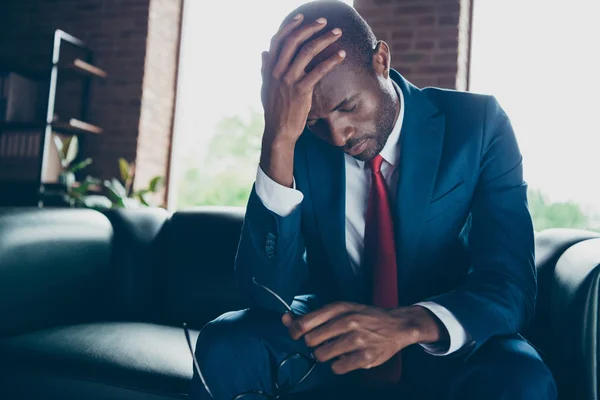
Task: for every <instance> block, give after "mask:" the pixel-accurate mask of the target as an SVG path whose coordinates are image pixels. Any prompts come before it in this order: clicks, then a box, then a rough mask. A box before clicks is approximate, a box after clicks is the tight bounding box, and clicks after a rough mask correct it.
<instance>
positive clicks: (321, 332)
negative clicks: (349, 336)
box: [304, 313, 360, 347]
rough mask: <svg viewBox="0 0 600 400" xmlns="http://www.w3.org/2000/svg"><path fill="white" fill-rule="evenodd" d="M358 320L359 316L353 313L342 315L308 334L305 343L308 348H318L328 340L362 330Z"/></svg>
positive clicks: (305, 336)
mask: <svg viewBox="0 0 600 400" xmlns="http://www.w3.org/2000/svg"><path fill="white" fill-rule="evenodd" d="M356 318H357V315H356V314H353V313H350V314H342V315H340V316H338V317H337V318H335V319H331V320H329V321H327V323H324V324H322V325H320V326H318V327H316V328H314V329H313V330H311V331H310V332H308V333H306V334H305V335H304V341H305V342H306V345H307V346H308V347H317V346H319V345H320V344H321V343H323V342H326V341H327V340H330V339H333V338H335V337H337V336H340V335H344V334H346V333H350V332H352V331H356V330H358V328H360V325H359V323H358V321H356Z"/></svg>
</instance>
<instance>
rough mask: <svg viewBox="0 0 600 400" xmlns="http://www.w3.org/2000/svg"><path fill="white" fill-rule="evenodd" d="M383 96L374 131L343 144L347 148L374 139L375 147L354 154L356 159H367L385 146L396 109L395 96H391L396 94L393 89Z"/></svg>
mask: <svg viewBox="0 0 600 400" xmlns="http://www.w3.org/2000/svg"><path fill="white" fill-rule="evenodd" d="M384 96H385V97H384V98H383V101H382V102H381V107H380V108H379V112H378V113H377V123H376V125H375V133H370V134H365V135H361V136H360V137H358V138H352V139H351V140H349V141H348V142H347V143H346V145H345V146H344V148H345V149H347V150H349V149H351V148H352V147H354V146H355V145H357V144H358V143H360V142H362V141H363V140H365V139H372V140H374V142H375V147H374V148H373V149H372V150H370V151H368V152H363V153H361V154H358V155H356V156H354V158H356V159H358V160H361V161H368V160H370V159H372V158H373V157H375V156H376V155H377V154H379V153H380V152H381V150H383V148H384V147H385V144H386V143H387V140H388V138H389V137H390V134H391V133H392V130H393V129H394V126H395V124H396V117H397V115H398V113H397V111H398V110H396V104H395V103H394V100H395V97H392V96H396V91H395V90H394V92H393V94H388V93H385V95H384Z"/></svg>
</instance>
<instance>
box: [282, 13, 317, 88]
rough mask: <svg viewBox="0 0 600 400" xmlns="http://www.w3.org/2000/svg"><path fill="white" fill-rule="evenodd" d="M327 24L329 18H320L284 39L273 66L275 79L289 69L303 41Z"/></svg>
mask: <svg viewBox="0 0 600 400" xmlns="http://www.w3.org/2000/svg"><path fill="white" fill-rule="evenodd" d="M326 24H327V20H326V19H325V18H319V19H317V20H316V21H315V22H313V23H312V24H310V25H306V26H304V27H302V28H300V29H298V30H296V31H295V32H293V33H290V34H289V35H288V36H287V37H285V38H284V39H283V44H282V46H281V48H280V51H279V53H278V55H277V61H276V63H275V65H274V66H273V77H274V78H275V79H279V78H281V76H282V75H283V74H284V73H285V72H286V71H287V70H288V68H289V66H290V63H291V62H292V58H293V57H294V54H296V52H297V51H298V48H300V46H301V45H302V43H304V42H305V41H307V40H308V39H310V37H311V36H313V35H314V34H315V33H317V32H319V31H320V30H322V29H323V28H325V25H326ZM309 43H312V42H309Z"/></svg>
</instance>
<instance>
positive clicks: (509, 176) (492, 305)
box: [430, 97, 537, 348]
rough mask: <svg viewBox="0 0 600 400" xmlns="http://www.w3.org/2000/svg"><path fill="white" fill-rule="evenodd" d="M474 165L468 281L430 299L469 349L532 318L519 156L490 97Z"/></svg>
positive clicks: (530, 238)
mask: <svg viewBox="0 0 600 400" xmlns="http://www.w3.org/2000/svg"><path fill="white" fill-rule="evenodd" d="M480 160H481V162H480V170H479V179H478V183H477V186H476V189H475V192H474V196H473V200H472V205H471V215H470V219H469V221H468V223H467V226H468V225H469V224H470V231H469V234H468V236H467V238H468V240H467V243H468V248H469V251H470V253H471V260H472V265H471V270H470V273H469V276H468V277H467V280H466V283H465V284H464V285H463V286H462V287H460V288H458V289H457V290H455V291H452V292H449V293H445V294H442V295H440V296H436V297H434V298H432V299H430V300H431V301H433V302H436V303H438V304H440V305H441V306H443V307H446V308H447V309H448V310H449V311H450V312H452V314H453V315H455V316H456V318H457V319H458V320H459V321H460V323H461V324H462V325H463V327H464V328H465V330H466V331H467V332H468V334H469V335H470V337H471V338H472V340H473V341H474V343H475V348H477V347H478V346H480V345H481V344H483V343H484V342H485V341H486V340H487V339H489V338H490V337H491V336H494V335H503V334H513V333H516V332H518V331H519V330H521V329H522V328H523V327H524V326H525V325H526V324H527V323H528V322H529V321H530V320H531V319H532V318H533V314H534V307H535V299H536V293H537V283H536V271H535V265H534V230H533V225H532V221H531V215H530V213H529V209H528V205H527V185H526V183H525V182H524V180H523V165H522V157H521V153H520V150H519V147H518V144H517V140H516V137H515V133H514V131H513V129H512V126H511V124H510V121H509V119H508V117H507V115H506V114H505V112H504V111H503V110H502V109H501V108H500V105H499V104H498V103H497V101H496V100H495V99H494V98H492V97H490V98H489V99H488V101H487V103H486V107H485V125H484V128H483V140H482V147H481V156H480Z"/></svg>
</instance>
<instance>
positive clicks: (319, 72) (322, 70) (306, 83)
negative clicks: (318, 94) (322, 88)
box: [300, 50, 346, 90]
mask: <svg viewBox="0 0 600 400" xmlns="http://www.w3.org/2000/svg"><path fill="white" fill-rule="evenodd" d="M344 58H346V50H340V51H338V52H337V53H335V54H334V55H332V56H331V57H329V58H328V59H327V60H325V61H323V62H321V63H320V64H319V65H317V66H316V67H315V68H314V69H313V70H312V71H310V73H308V74H307V75H306V76H305V77H304V78H302V80H301V81H300V85H301V86H302V87H303V88H304V89H305V90H312V88H314V87H315V85H316V84H317V82H319V81H320V80H321V79H323V77H324V76H325V75H327V74H328V73H329V72H330V71H331V70H332V69H334V68H335V67H337V66H338V65H339V64H340V63H341V62H342V61H343V60H344Z"/></svg>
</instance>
